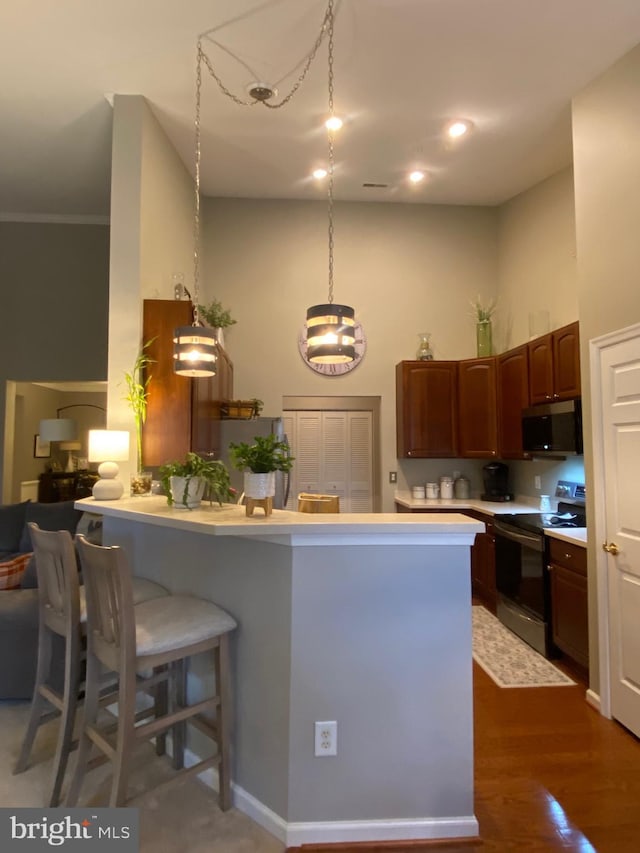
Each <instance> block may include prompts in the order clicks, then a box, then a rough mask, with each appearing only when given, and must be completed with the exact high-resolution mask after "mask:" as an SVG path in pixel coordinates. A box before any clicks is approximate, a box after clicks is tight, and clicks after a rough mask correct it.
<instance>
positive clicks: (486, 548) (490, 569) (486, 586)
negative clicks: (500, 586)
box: [471, 514, 497, 613]
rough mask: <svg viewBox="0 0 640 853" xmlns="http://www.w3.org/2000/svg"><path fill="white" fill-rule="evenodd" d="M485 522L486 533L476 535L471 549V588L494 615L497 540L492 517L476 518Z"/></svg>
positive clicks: (480, 516)
mask: <svg viewBox="0 0 640 853" xmlns="http://www.w3.org/2000/svg"><path fill="white" fill-rule="evenodd" d="M474 517H475V518H477V519H478V520H479V521H484V523H485V528H486V530H485V532H484V533H476V538H475V542H474V543H473V548H472V549H471V588H472V590H473V594H474V595H475V596H476V597H477V598H479V599H480V600H481V601H482V603H483V604H484V605H485V606H486V607H487V609H489V610H490V611H491V612H492V613H495V612H496V601H497V596H496V539H495V534H494V531H493V520H492V519H491V517H490V516H482V515H480V514H478V515H476V516H474Z"/></svg>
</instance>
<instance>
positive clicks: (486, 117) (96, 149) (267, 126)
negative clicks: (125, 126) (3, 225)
mask: <svg viewBox="0 0 640 853" xmlns="http://www.w3.org/2000/svg"><path fill="white" fill-rule="evenodd" d="M336 3H337V6H338V15H337V19H336V36H335V41H336V48H335V104H336V111H337V112H338V113H340V114H343V115H344V116H345V117H346V126H345V128H344V129H343V130H342V131H341V132H340V134H339V135H338V137H337V141H336V177H335V195H336V198H337V199H344V200H361V199H365V200H375V201H403V202H406V201H420V202H429V203H453V204H489V205H491V204H498V203H500V202H503V201H504V200H506V199H508V198H510V197H512V196H513V195H515V194H517V193H518V192H521V191H522V190H524V189H526V188H528V187H530V186H531V185H532V184H534V183H536V182H538V181H540V180H542V179H544V178H545V177H547V176H548V175H550V174H553V173H554V172H556V171H558V170H559V169H561V168H563V167H564V166H566V165H567V164H568V163H569V162H570V160H571V127H570V100H571V97H572V96H573V95H574V94H575V93H577V92H579V91H580V90H581V89H582V88H583V87H584V86H585V85H586V84H587V83H588V82H589V81H591V80H592V79H594V78H595V77H596V76H598V75H599V74H600V73H601V72H602V71H603V70H604V69H606V68H607V67H608V66H610V65H611V64H612V63H613V62H614V61H615V60H616V59H618V58H619V57H620V56H622V55H623V54H624V53H626V52H627V51H628V50H630V49H631V48H632V47H634V46H635V45H636V44H637V43H639V42H640V2H638V0H606V2H605V0H336ZM325 7H326V0H214V2H212V0H182V2H179V0H2V3H0V80H2V85H1V86H0V215H4V218H6V214H59V215H67V216H69V215H98V216H99V215H108V212H109V162H110V132H111V108H110V107H109V105H108V103H107V101H106V100H105V94H106V93H119V94H141V95H144V96H145V97H146V98H147V99H148V101H149V103H150V104H151V107H152V109H153V111H154V113H155V115H156V116H157V118H158V120H159V121H160V123H161V125H162V126H163V127H164V129H165V131H166V133H167V134H168V136H169V137H170V139H171V141H172V142H173V144H174V145H175V147H176V149H177V150H178V152H179V153H180V156H181V157H182V158H183V160H184V161H185V163H186V164H187V165H188V167H189V169H190V170H191V171H193V169H192V163H193V121H194V87H195V46H196V40H197V35H198V33H201V32H203V31H205V30H208V29H210V28H212V27H215V28H217V29H216V32H215V38H216V39H217V40H218V41H219V42H220V43H221V44H222V45H223V46H224V47H225V48H226V49H228V50H230V51H232V52H233V53H235V54H236V55H238V56H240V57H241V58H242V59H243V60H244V61H245V62H246V63H247V64H248V65H249V66H251V68H252V69H253V70H254V71H255V72H256V75H257V76H259V79H262V80H264V81H265V82H268V83H272V82H273V81H278V80H280V78H281V77H282V76H283V75H284V74H286V73H287V72H289V71H290V70H291V69H292V68H293V67H294V66H295V65H296V63H297V62H298V61H299V60H300V59H301V58H302V57H303V56H304V55H305V54H306V53H307V51H308V50H309V49H310V47H311V45H312V44H313V41H314V39H315V37H316V35H317V33H318V32H319V28H320V23H321V21H322V17H323V14H324V10H325ZM208 54H209V56H210V57H211V60H212V63H213V66H214V68H215V69H216V70H217V71H218V73H219V74H220V75H221V77H222V79H223V81H224V82H225V84H226V85H227V86H228V87H229V88H230V89H231V90H233V91H234V92H237V93H239V94H240V95H244V89H245V86H246V85H247V84H248V83H250V82H252V81H253V80H254V75H253V74H250V73H249V72H248V71H247V70H246V69H245V68H244V67H243V66H242V65H240V64H239V63H238V62H236V61H234V60H232V59H231V58H230V57H229V55H228V54H227V53H225V52H224V51H223V50H220V49H219V48H216V47H214V46H210V47H208ZM293 79H295V75H294V77H293V78H292V77H289V78H287V80H286V81H284V82H283V83H280V84H279V90H280V93H281V94H283V93H284V92H285V91H286V90H287V89H288V87H289V86H290V84H291V82H292V80H293ZM202 103H203V153H202V174H203V180H202V186H203V191H204V193H205V194H206V195H223V196H248V197H265V198H324V192H325V190H324V188H320V187H318V186H317V185H316V184H314V182H312V181H311V180H309V179H308V177H307V176H308V175H309V173H310V171H311V168H312V167H314V166H315V165H318V164H319V163H321V162H324V161H325V159H326V135H325V134H324V133H323V132H322V130H321V129H320V127H321V120H322V118H323V117H324V115H325V113H326V105H327V53H326V42H325V43H323V44H322V46H321V48H320V50H319V52H318V55H317V58H316V60H315V61H314V63H313V65H312V67H311V70H310V72H309V75H308V78H307V79H306V80H305V81H304V82H303V84H302V85H301V87H300V90H299V92H298V94H297V96H296V97H294V99H293V100H292V101H291V103H289V104H288V105H287V106H285V107H283V108H282V109H279V110H267V109H264V108H263V107H262V106H259V105H258V106H254V107H251V108H248V107H246V108H245V107H239V106H237V105H236V104H235V103H233V102H232V101H231V100H229V99H228V98H226V97H224V96H223V95H222V94H221V93H220V91H219V89H218V88H217V86H216V84H215V83H214V81H213V80H212V79H211V78H210V77H209V76H208V75H206V76H205V77H204V78H203V87H202ZM458 116H464V117H467V118H470V119H471V120H472V121H473V122H474V123H475V125H476V129H475V132H474V133H473V134H472V135H471V136H470V137H469V138H467V139H464V140H463V141H461V142H460V143H459V144H456V145H452V144H449V145H447V144H446V143H445V142H444V140H443V136H442V133H441V131H442V127H443V125H444V124H445V122H446V121H447V120H449V119H451V118H455V117H458ZM416 167H422V168H424V169H426V170H427V171H428V172H429V173H430V178H429V180H428V181H427V182H425V183H423V184H421V185H420V186H419V187H418V188H415V187H413V188H412V187H409V186H408V185H407V183H406V181H405V178H404V176H405V174H406V172H407V170H409V169H411V168H416ZM364 182H375V183H386V184H388V185H389V186H388V188H387V189H373V190H372V189H364V188H363V187H362V184H363V183H364Z"/></svg>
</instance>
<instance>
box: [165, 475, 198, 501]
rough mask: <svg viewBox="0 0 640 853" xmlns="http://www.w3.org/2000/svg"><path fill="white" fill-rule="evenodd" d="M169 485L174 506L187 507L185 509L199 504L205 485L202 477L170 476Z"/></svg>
mask: <svg viewBox="0 0 640 853" xmlns="http://www.w3.org/2000/svg"><path fill="white" fill-rule="evenodd" d="M169 485H170V487H171V497H172V498H173V502H174V504H175V506H177V507H187V509H193V508H194V507H196V506H200V502H201V501H202V495H203V494H204V487H205V481H204V480H203V479H202V477H170V478H169ZM185 488H186V490H187V491H186V495H185Z"/></svg>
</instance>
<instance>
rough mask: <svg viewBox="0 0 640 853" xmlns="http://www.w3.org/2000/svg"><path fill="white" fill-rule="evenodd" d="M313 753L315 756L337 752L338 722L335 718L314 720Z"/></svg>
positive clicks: (335, 753)
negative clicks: (322, 720)
mask: <svg viewBox="0 0 640 853" xmlns="http://www.w3.org/2000/svg"><path fill="white" fill-rule="evenodd" d="M314 754H315V756H316V758H318V757H324V756H325V755H337V754H338V724H337V722H336V721H335V720H325V721H324V722H318V721H317V720H316V724H315V752H314Z"/></svg>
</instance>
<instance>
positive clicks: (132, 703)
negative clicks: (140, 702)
mask: <svg viewBox="0 0 640 853" xmlns="http://www.w3.org/2000/svg"><path fill="white" fill-rule="evenodd" d="M135 715H136V674H135V672H134V671H133V670H131V671H126V669H125V671H123V672H121V673H120V684H119V687H118V732H117V735H116V754H115V756H114V759H113V781H112V783H111V796H110V798H109V805H110V806H112V807H117V806H124V804H125V803H126V801H127V787H128V783H129V765H130V762H131V753H132V752H133V749H134V747H135V743H136V736H135V732H134V726H135Z"/></svg>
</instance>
